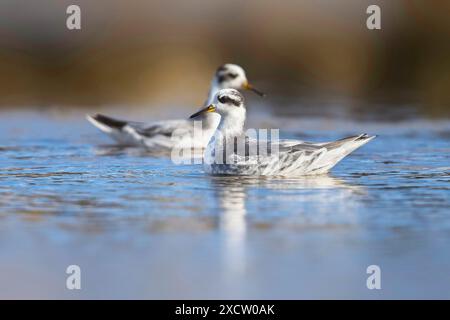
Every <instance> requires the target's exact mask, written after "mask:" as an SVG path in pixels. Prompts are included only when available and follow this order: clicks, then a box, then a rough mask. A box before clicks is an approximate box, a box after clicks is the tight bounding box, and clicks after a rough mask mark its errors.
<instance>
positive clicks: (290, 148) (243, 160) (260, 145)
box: [203, 89, 374, 176]
mask: <svg viewBox="0 0 450 320" xmlns="http://www.w3.org/2000/svg"><path fill="white" fill-rule="evenodd" d="M214 112H216V113H218V114H219V115H220V117H221V118H220V121H219V125H218V127H217V130H216V132H215V133H214V136H213V137H212V138H211V140H210V142H209V143H208V146H207V147H206V150H205V153H204V169H205V171H206V172H207V173H209V174H212V175H263V176H301V175H313V174H323V173H327V172H328V171H329V170H330V169H331V168H332V167H334V166H335V165H336V164H337V163H338V162H339V161H340V160H342V159H343V158H344V157H345V156H347V155H349V154H350V153H351V152H353V151H354V150H356V149H357V148H359V147H361V146H362V145H364V144H366V143H367V142H369V141H370V140H372V139H373V138H374V136H368V135H366V134H362V135H357V136H352V137H348V138H344V139H341V140H337V141H332V142H324V143H311V142H303V141H298V140H274V141H265V140H258V139H251V138H248V137H246V136H245V134H244V131H243V130H244V122H245V115H246V111H245V106H244V99H243V97H242V95H241V94H240V93H239V92H238V91H236V90H233V89H225V90H220V91H219V92H218V93H217V95H216V98H215V100H214V102H213V104H212V105H211V106H209V107H208V108H206V109H204V112H203V113H214Z"/></svg>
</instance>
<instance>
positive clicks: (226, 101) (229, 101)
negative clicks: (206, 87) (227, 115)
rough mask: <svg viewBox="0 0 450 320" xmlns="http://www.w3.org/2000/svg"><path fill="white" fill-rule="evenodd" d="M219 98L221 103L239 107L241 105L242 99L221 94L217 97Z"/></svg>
mask: <svg viewBox="0 0 450 320" xmlns="http://www.w3.org/2000/svg"><path fill="white" fill-rule="evenodd" d="M217 100H219V102H220V103H223V104H232V105H234V106H236V107H239V106H240V105H241V101H240V99H239V100H235V99H233V98H232V97H230V96H220V97H218V98H217Z"/></svg>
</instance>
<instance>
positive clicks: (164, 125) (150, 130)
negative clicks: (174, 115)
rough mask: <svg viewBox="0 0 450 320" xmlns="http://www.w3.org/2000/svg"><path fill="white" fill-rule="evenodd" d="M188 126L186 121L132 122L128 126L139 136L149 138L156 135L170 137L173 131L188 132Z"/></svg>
mask: <svg viewBox="0 0 450 320" xmlns="http://www.w3.org/2000/svg"><path fill="white" fill-rule="evenodd" d="M189 124H190V122H189V121H188V120H169V121H160V122H155V123H152V124H143V123H139V122H134V123H129V124H128V126H129V127H130V128H132V129H133V130H134V131H135V132H136V133H137V134H139V135H140V136H142V137H145V138H151V137H154V136H157V135H160V136H165V137H171V136H172V134H173V132H174V131H175V130H183V129H186V130H189V127H190V126H189Z"/></svg>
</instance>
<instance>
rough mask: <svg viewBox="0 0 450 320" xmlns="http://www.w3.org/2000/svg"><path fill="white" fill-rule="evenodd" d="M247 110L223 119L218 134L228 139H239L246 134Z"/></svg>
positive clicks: (230, 114)
mask: <svg viewBox="0 0 450 320" xmlns="http://www.w3.org/2000/svg"><path fill="white" fill-rule="evenodd" d="M244 124H245V109H242V110H239V111H237V112H233V113H229V114H228V115H227V116H226V117H221V119H220V123H219V126H218V127H217V132H218V133H220V135H221V136H222V137H224V138H226V139H230V138H234V137H238V136H240V135H242V133H243V132H244Z"/></svg>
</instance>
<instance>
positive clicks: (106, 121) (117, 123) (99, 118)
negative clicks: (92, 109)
mask: <svg viewBox="0 0 450 320" xmlns="http://www.w3.org/2000/svg"><path fill="white" fill-rule="evenodd" d="M89 118H92V119H93V120H95V121H96V122H99V123H101V124H102V125H105V126H108V127H110V128H113V129H116V130H121V129H122V128H123V127H125V126H126V125H127V122H126V121H122V120H117V119H114V118H111V117H107V116H104V115H102V114H96V115H94V116H88V119H89Z"/></svg>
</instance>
